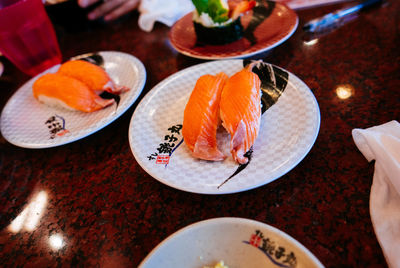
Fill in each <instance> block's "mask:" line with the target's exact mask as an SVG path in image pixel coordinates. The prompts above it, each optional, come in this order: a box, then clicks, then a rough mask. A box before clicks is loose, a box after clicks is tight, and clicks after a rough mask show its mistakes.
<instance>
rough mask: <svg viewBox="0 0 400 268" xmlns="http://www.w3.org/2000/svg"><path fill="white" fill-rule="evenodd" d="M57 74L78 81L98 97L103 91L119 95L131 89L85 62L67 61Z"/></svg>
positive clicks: (102, 70) (95, 66) (97, 67)
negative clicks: (120, 84) (117, 83)
mask: <svg viewBox="0 0 400 268" xmlns="http://www.w3.org/2000/svg"><path fill="white" fill-rule="evenodd" d="M57 72H58V73H60V74H63V75H66V76H70V77H73V78H75V79H78V80H79V81H81V82H83V83H84V84H86V85H87V86H88V87H89V88H90V89H91V90H93V91H94V92H95V93H96V94H97V95H100V94H101V93H102V92H103V91H107V92H109V93H113V94H119V93H122V92H124V91H127V90H128V89H129V88H127V87H124V86H118V85H116V84H115V83H114V81H113V80H112V79H111V78H110V76H109V75H108V74H107V72H106V71H105V70H104V69H103V68H101V67H99V66H97V65H96V64H93V63H90V62H88V61H85V60H70V61H67V62H65V63H63V64H61V66H60V68H59V69H58V71H57Z"/></svg>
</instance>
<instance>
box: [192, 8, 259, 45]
mask: <svg viewBox="0 0 400 268" xmlns="http://www.w3.org/2000/svg"><path fill="white" fill-rule="evenodd" d="M192 2H193V4H194V5H195V7H196V9H195V11H194V13H193V25H194V30H195V33H196V36H197V44H198V45H224V44H228V43H232V42H234V41H236V40H239V39H240V38H242V36H243V32H244V31H243V26H242V24H241V21H240V16H241V15H242V14H243V13H245V12H247V11H249V10H251V9H252V8H253V7H254V6H255V5H256V1H254V0H243V1H240V2H238V3H237V4H236V5H235V6H233V7H232V10H230V7H229V5H228V1H227V0H192Z"/></svg>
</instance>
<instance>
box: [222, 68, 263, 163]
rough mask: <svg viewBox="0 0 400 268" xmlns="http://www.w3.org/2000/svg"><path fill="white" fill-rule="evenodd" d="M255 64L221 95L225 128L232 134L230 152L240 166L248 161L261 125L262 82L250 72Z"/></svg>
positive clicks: (243, 70)
mask: <svg viewBox="0 0 400 268" xmlns="http://www.w3.org/2000/svg"><path fill="white" fill-rule="evenodd" d="M253 65H254V64H249V65H248V66H247V67H246V68H244V69H242V70H241V71H239V72H237V73H236V74H234V75H233V76H231V77H230V78H229V79H228V81H227V82H226V84H225V86H224V88H223V90H222V93H221V102H220V116H221V120H222V125H223V126H224V128H225V129H226V130H227V131H228V132H229V134H230V135H231V142H230V151H231V154H232V156H233V158H234V159H235V161H236V162H238V163H239V164H246V163H247V162H248V158H247V157H246V156H244V154H245V153H246V152H247V151H248V150H249V149H250V148H251V146H252V145H253V144H254V141H255V140H256V138H257V136H258V132H259V129H260V122H261V92H260V86H261V81H260V79H259V77H258V75H257V74H255V73H253V72H252V71H251V69H252V68H253Z"/></svg>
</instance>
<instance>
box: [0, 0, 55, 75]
mask: <svg viewBox="0 0 400 268" xmlns="http://www.w3.org/2000/svg"><path fill="white" fill-rule="evenodd" d="M0 51H1V53H3V54H4V56H5V57H6V58H8V59H9V60H10V61H11V62H12V63H14V64H15V65H16V66H17V67H18V68H19V69H20V70H21V71H23V72H24V73H26V74H28V75H30V76H34V75H36V74H38V73H40V72H42V71H44V70H46V69H48V68H49V67H51V66H53V65H56V64H59V63H60V62H61V58H62V57H61V53H60V48H59V46H58V42H57V37H56V34H55V32H54V28H53V25H52V23H51V21H50V19H49V17H48V16H47V13H46V10H45V9H44V6H43V3H42V1H41V0H0Z"/></svg>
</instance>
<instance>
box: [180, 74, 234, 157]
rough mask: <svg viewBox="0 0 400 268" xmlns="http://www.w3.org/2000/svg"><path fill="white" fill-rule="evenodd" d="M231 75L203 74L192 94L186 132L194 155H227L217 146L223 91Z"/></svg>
mask: <svg viewBox="0 0 400 268" xmlns="http://www.w3.org/2000/svg"><path fill="white" fill-rule="evenodd" d="M227 79H228V76H227V75H226V74H225V73H223V72H221V73H219V74H217V75H215V76H214V75H210V74H206V75H203V76H201V77H200V78H199V79H198V80H197V82H196V85H195V87H194V89H193V91H192V93H191V95H190V98H189V101H188V103H187V105H186V107H185V111H184V115H183V128H182V135H183V138H184V141H185V143H186V145H187V146H188V147H189V149H190V150H191V151H192V153H193V156H194V157H197V158H200V159H204V160H212V161H221V160H224V159H225V158H226V157H225V155H224V154H223V153H222V152H221V151H220V150H218V148H217V138H216V135H217V128H218V125H219V121H220V119H219V103H220V98H221V92H222V89H223V87H224V85H225V82H226V81H227Z"/></svg>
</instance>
